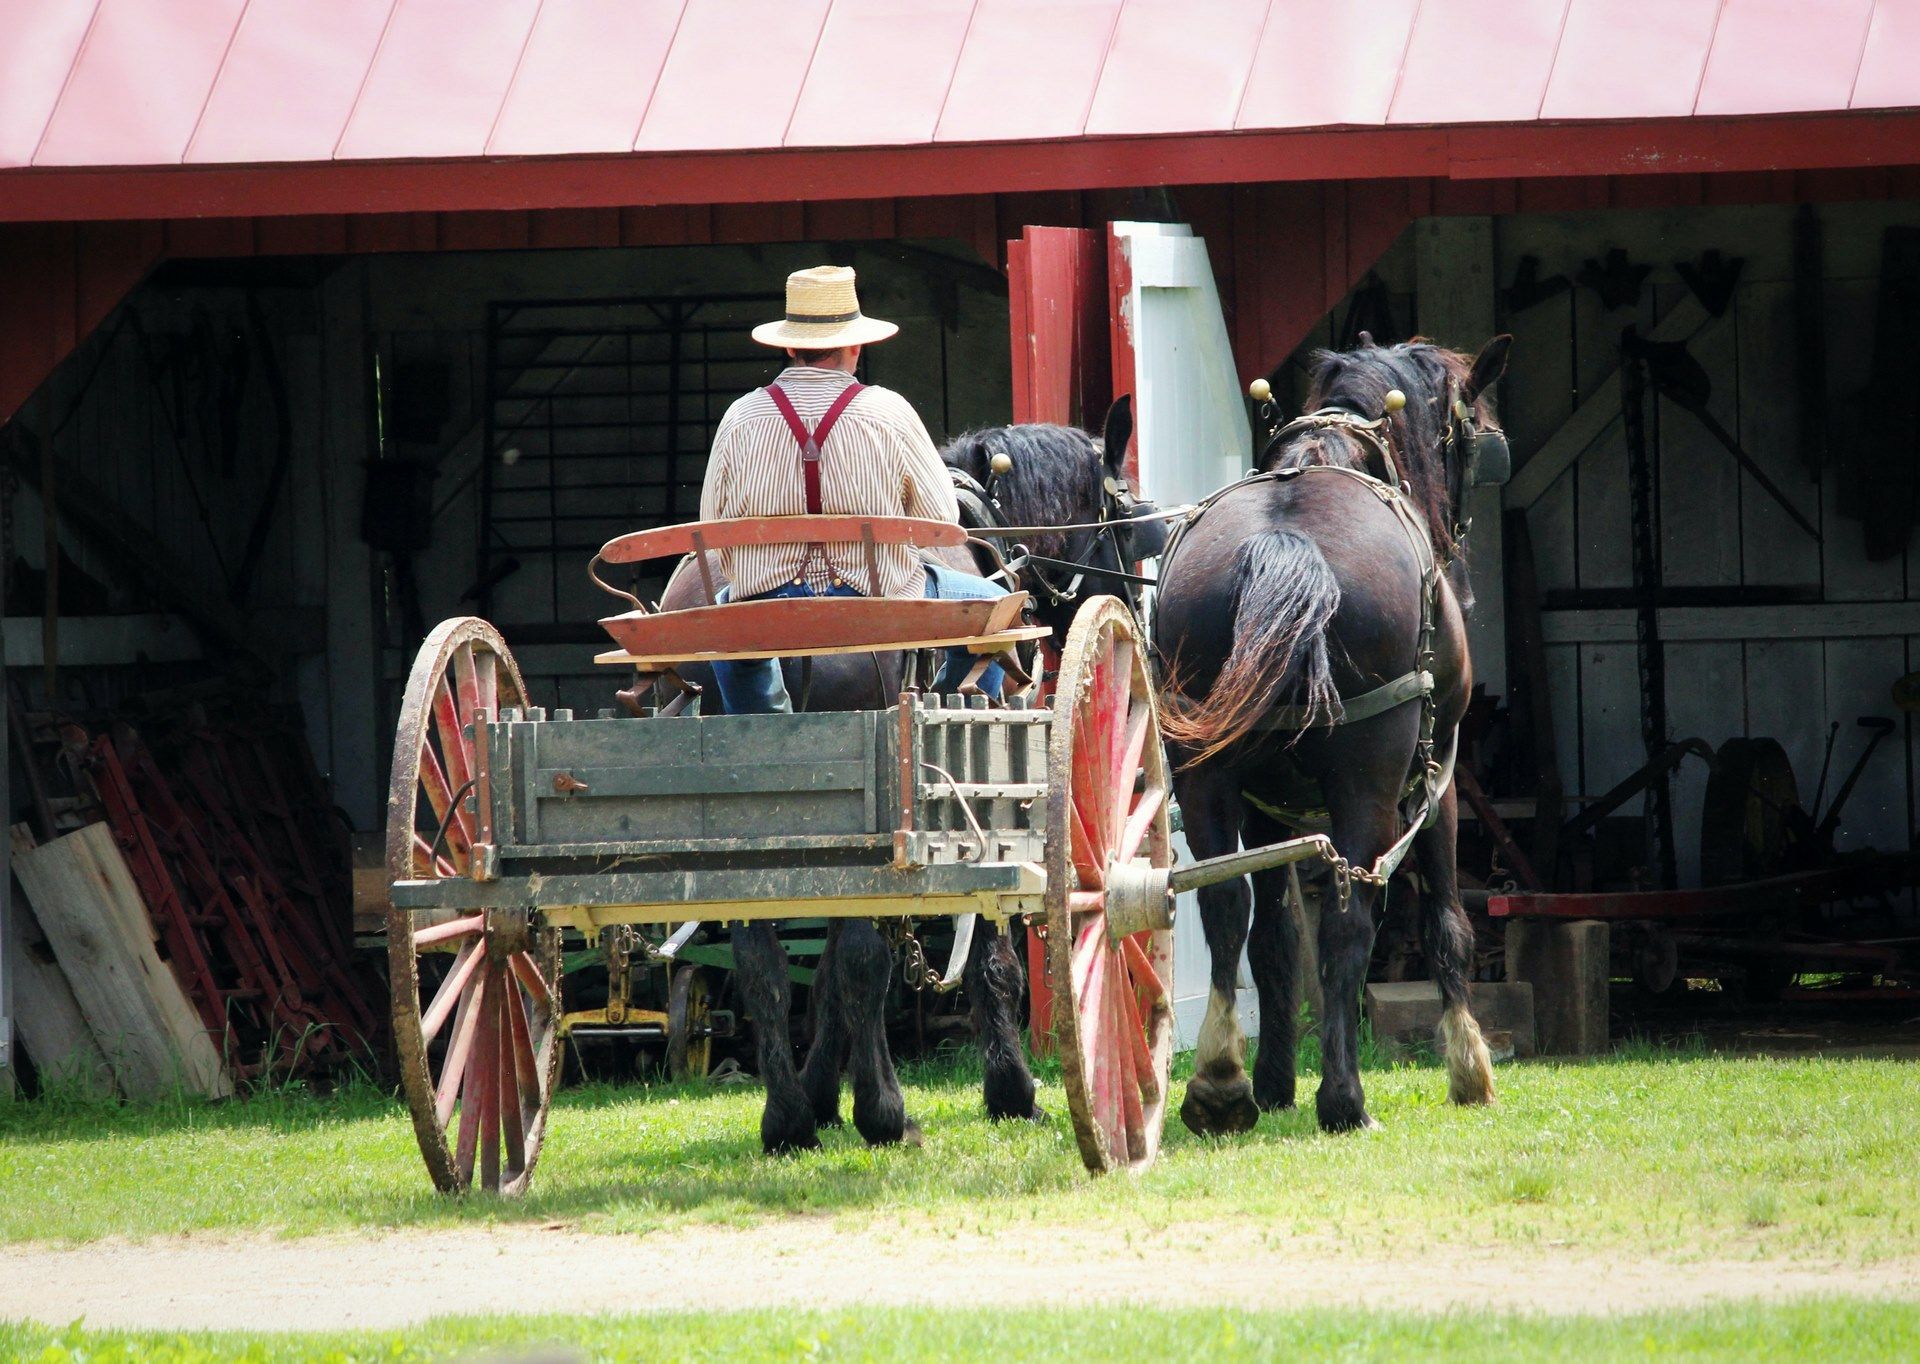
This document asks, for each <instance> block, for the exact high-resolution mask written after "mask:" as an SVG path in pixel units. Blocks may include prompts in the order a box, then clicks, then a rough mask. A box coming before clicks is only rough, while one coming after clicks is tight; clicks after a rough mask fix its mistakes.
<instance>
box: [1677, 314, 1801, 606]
mask: <svg viewBox="0 0 1920 1364" xmlns="http://www.w3.org/2000/svg"><path fill="white" fill-rule="evenodd" d="M1682 287H1683V286H1680V285H1666V286H1663V287H1662V288H1661V289H1660V290H1658V293H1659V295H1660V296H1661V297H1666V296H1668V295H1669V294H1671V293H1673V292H1675V291H1678V290H1680V289H1681V288H1682ZM1669 311H1671V309H1669ZM1734 336H1735V329H1734V328H1733V327H1732V326H1726V325H1723V326H1718V327H1707V328H1703V329H1702V330H1701V332H1700V335H1699V337H1698V338H1697V339H1696V340H1695V341H1694V343H1693V344H1692V345H1691V346H1689V347H1688V348H1687V351H1688V354H1690V355H1691V356H1692V357H1693V358H1694V359H1695V360H1697V361H1698V362H1699V363H1700V366H1701V368H1703V369H1705V370H1706V372H1707V379H1708V382H1709V383H1710V384H1711V385H1712V391H1711V393H1710V394H1709V397H1708V400H1707V411H1708V412H1709V413H1711V414H1712V415H1713V416H1714V418H1715V419H1717V420H1718V421H1719V422H1720V424H1721V425H1722V426H1724V427H1726V428H1727V430H1729V431H1731V432H1733V433H1734V434H1735V437H1736V438H1738V437H1739V434H1740V414H1739V412H1738V411H1737V407H1736V400H1737V399H1738V397H1739V393H1740V383H1739V376H1738V373H1737V372H1736V370H1735V359H1734ZM1792 391H1793V389H1792V385H1791V384H1790V383H1789V384H1788V385H1786V386H1785V389H1784V392H1786V393H1791V392H1792ZM1776 397H1777V395H1776ZM1656 406H1657V408H1658V416H1657V418H1656V417H1655V413H1654V412H1653V410H1652V409H1653V408H1655V407H1656ZM1648 407H1649V411H1648V414H1647V415H1648V418H1649V421H1650V423H1657V424H1650V426H1649V429H1648V432H1647V436H1648V439H1649V441H1651V440H1653V439H1654V437H1655V433H1656V432H1657V433H1658V440H1659V455H1658V460H1657V463H1656V477H1657V486H1658V495H1659V498H1660V517H1659V528H1660V531H1659V533H1660V554H1661V577H1662V579H1663V581H1664V583H1665V584H1667V585H1674V584H1685V585H1687V586H1715V587H1719V586H1731V585H1734V584H1737V583H1738V582H1739V581H1740V531H1741V518H1742V514H1743V508H1742V499H1741V492H1742V488H1741V483H1742V480H1746V481H1747V482H1748V483H1749V484H1751V479H1750V477H1749V476H1748V475H1747V474H1745V473H1743V472H1742V471H1741V469H1740V466H1739V465H1737V464H1736V463H1734V460H1733V456H1732V455H1730V454H1728V453H1727V451H1726V448H1725V447H1724V446H1722V445H1721V444H1720V442H1719V441H1717V440H1715V439H1714V438H1713V435H1712V433H1711V432H1709V431H1708V430H1707V428H1706V427H1705V426H1703V425H1702V424H1701V422H1700V419H1699V418H1698V417H1695V416H1694V415H1693V414H1692V413H1690V412H1687V411H1684V410H1682V409H1681V408H1680V407H1678V406H1676V405H1675V404H1674V403H1671V402H1669V401H1667V400H1666V399H1665V398H1656V399H1654V400H1653V401H1652V402H1650V403H1649V404H1648ZM1774 420H1776V421H1778V422H1779V424H1780V425H1781V426H1782V427H1784V428H1787V429H1791V427H1792V423H1791V422H1790V421H1787V420H1785V419H1784V415H1782V414H1776V416H1775V418H1774ZM1745 491H1746V492H1747V493H1748V496H1749V499H1750V501H1749V503H1748V505H1749V506H1750V505H1751V504H1752V503H1755V502H1764V503H1766V504H1767V506H1768V507H1769V508H1771V509H1772V510H1775V511H1778V510H1779V509H1778V508H1777V507H1775V506H1774V504H1773V502H1772V500H1771V499H1770V498H1768V497H1767V495H1766V494H1765V493H1764V492H1762V491H1761V490H1760V489H1759V487H1758V486H1757V485H1754V486H1750V487H1748V488H1747V489H1746V490H1745ZM1787 528H1788V529H1789V530H1791V531H1793V532H1794V533H1796V534H1799V535H1800V536H1801V538H1802V539H1806V540H1808V543H1812V541H1811V539H1810V538H1809V537H1807V536H1806V535H1805V534H1804V532H1801V531H1799V529H1798V527H1795V526H1793V525H1791V524H1789V525H1788V527H1787Z"/></svg>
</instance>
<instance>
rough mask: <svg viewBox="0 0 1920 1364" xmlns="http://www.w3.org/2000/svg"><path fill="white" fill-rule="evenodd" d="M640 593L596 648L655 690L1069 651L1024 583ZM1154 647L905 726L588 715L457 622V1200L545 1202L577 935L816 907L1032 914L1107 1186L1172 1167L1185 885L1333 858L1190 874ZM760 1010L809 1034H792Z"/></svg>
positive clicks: (1083, 1122) (1086, 636)
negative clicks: (1130, 1171)
mask: <svg viewBox="0 0 1920 1364" xmlns="http://www.w3.org/2000/svg"><path fill="white" fill-rule="evenodd" d="M964 539H965V532H964V531H962V530H961V529H960V528H959V527H957V526H953V525H949V524H945V523H940V522H931V521H917V520H908V519H886V518H850V517H840V518H816V517H781V518H764V519H757V520H747V519H742V520H736V521H727V522H709V523H703V524H694V525H689V526H678V527H668V528H665V529H662V530H655V531H644V532H637V533H635V534H634V535H630V536H624V537H621V538H620V539H618V540H615V541H613V542H610V543H609V544H608V545H607V546H606V547H605V548H604V549H603V550H602V554H601V557H602V559H603V560H605V561H606V562H612V563H618V562H623V561H624V562H634V561H638V560H640V559H646V558H654V557H660V556H666V555H672V554H682V553H684V554H688V555H690V556H691V558H690V560H689V562H690V564H691V565H692V567H693V571H695V572H698V573H701V574H706V573H708V572H710V569H709V567H708V564H707V559H708V555H709V554H710V553H712V552H714V551H717V550H720V549H724V548H727V547H730V546H735V545H740V544H748V543H759V544H767V543H774V544H786V543H794V544H810V543H811V544H817V543H823V542H841V543H852V544H856V545H864V546H866V547H867V548H868V550H869V562H871V549H872V547H873V546H875V545H879V544H910V545H914V546H916V547H919V548H921V549H937V548H940V547H951V546H957V545H959V544H961V543H963V541H964ZM603 585H605V584H603ZM609 590H612V591H615V592H616V593H618V589H615V588H609ZM618 595H622V596H624V595H626V594H624V593H618ZM714 595H715V594H714V593H712V592H711V591H710V592H709V593H708V599H709V600H711V599H712V597H713V596H714ZM633 605H634V607H635V609H634V610H632V611H629V612H627V613H625V614H622V615H618V616H614V617H611V618H609V619H607V620H606V621H603V622H602V624H603V625H604V626H605V627H606V628H607V630H608V632H609V634H611V635H612V636H613V638H614V640H615V642H616V643H617V644H619V645H620V648H619V649H618V650H617V651H614V652H612V653H610V654H603V655H602V656H601V659H602V661H604V662H609V663H615V664H618V665H621V666H627V667H636V668H638V669H640V670H641V673H642V675H643V676H648V675H652V676H664V675H666V674H667V673H668V671H669V670H670V669H674V668H677V667H684V666H687V665H690V664H695V663H699V662H701V661H710V660H712V659H715V658H720V657H735V658H746V657H769V656H776V657H778V656H788V657H790V656H795V655H807V656H819V655H830V654H846V653H860V652H877V651H898V652H902V653H905V654H907V655H909V656H910V655H911V654H912V653H913V651H916V650H920V649H929V648H934V647H950V646H955V645H961V646H965V647H966V648H968V649H970V650H972V651H974V652H975V653H978V654H982V655H990V654H995V653H1000V652H1003V651H1005V650H1006V649H1008V648H1009V647H1011V646H1015V645H1018V644H1021V643H1023V642H1026V641H1030V640H1033V639H1035V638H1037V637H1038V636H1040V635H1043V634H1045V633H1046V631H1045V630H1043V629H1039V628H1036V627H1031V626H1026V625H1023V624H1021V623H1020V622H1021V612H1022V608H1023V606H1024V605H1025V594H1023V593H1019V592H1015V593H1012V594H1010V595H1008V596H1006V597H1002V598H1000V599H998V600H992V601H933V600H925V601H921V600H915V601H905V600H889V599H886V598H882V597H880V596H878V595H877V594H875V595H871V596H867V597H846V598H828V599H808V598H794V599H789V600H768V601H751V602H741V603H737V604H722V605H705V606H698V607H694V608H691V609H686V610H678V611H656V610H652V609H649V608H648V607H647V606H645V605H644V604H643V603H640V602H638V601H633ZM1145 654H1146V651H1145V647H1144V643H1143V641H1142V639H1141V636H1140V633H1139V627H1138V624H1137V622H1136V619H1135V617H1134V615H1133V613H1132V612H1131V611H1130V610H1129V609H1128V607H1127V606H1126V605H1125V604H1124V603H1122V602H1121V601H1119V600H1117V599H1115V598H1112V597H1093V598H1090V599H1089V600H1087V601H1086V602H1085V603H1084V604H1083V605H1082V606H1081V607H1080V609H1079V611H1078V613H1077V614H1076V615H1075V617H1074V619H1073V623H1072V626H1071V628H1070V630H1069V631H1068V634H1067V638H1066V640H1065V642H1064V648H1063V649H1062V653H1061V661H1060V669H1059V674H1058V679H1057V683H1056V685H1055V687H1054V689H1053V691H1052V694H1051V696H1050V697H1048V698H1046V699H1044V700H1041V701H1039V702H1038V703H1037V704H1023V702H1022V701H1021V700H1020V699H1015V700H1013V701H1012V702H1010V703H1009V704H1007V705H1005V706H994V707H989V706H988V705H986V703H985V699H984V698H980V697H961V696H959V695H957V694H956V695H952V696H946V697H942V696H939V695H936V694H927V693H923V692H921V691H919V690H917V689H915V688H913V687H911V686H908V687H906V688H904V689H903V690H902V692H901V694H900V695H899V696H898V699H897V700H896V701H894V702H893V703H892V704H890V705H885V706H882V707H878V708H868V709H855V710H844V711H837V712H805V711H803V712H802V713H798V714H791V715H786V714H782V715H702V714H694V713H688V710H687V709H680V708H678V707H677V706H676V705H673V704H669V705H667V706H663V707H660V708H659V710H658V711H656V712H655V713H651V714H647V715H644V716H639V717H635V716H630V715H625V714H622V715H618V716H616V715H614V714H613V713H612V712H603V713H602V714H601V716H599V717H598V718H593V719H584V718H576V717H575V716H574V715H573V714H572V713H571V712H568V711H551V712H548V711H544V710H542V709H540V708H539V707H536V706H534V705H532V704H531V698H530V697H529V696H528V694H527V688H526V685H525V683H524V682H523V680H522V678H521V674H520V670H519V668H518V667H517V666H516V665H515V663H514V660H513V657H512V655H511V653H510V652H509V650H508V647H507V645H506V643H505V642H504V641H503V640H502V639H501V637H500V635H499V634H498V633H497V632H496V631H495V630H494V629H493V627H492V626H490V625H488V624H487V623H486V622H484V621H482V620H478V619H474V618H460V619H455V620H450V621H447V622H445V623H444V624H442V625H441V626H439V627H438V628H437V629H435V630H434V631H433V632H432V634H431V635H429V637H428V638H427V640H426V642H425V643H424V645H423V646H422V648H421V650H420V652H419V655H418V657H417V658H416V660H415V663H414V666H413V670H412V674H411V676H410V678H409V681H408V685H407V691H406V696H405V700H404V704H403V707H402V711H401V716H400V722H399V729H398V735H397V738H396V743H395V748H394V768H393V784H392V788H391V794H390V798H389V807H388V828H387V853H388V867H389V872H390V875H391V877H392V880H393V888H392V897H393V906H394V909H393V911H392V915H391V918H390V920H389V929H388V939H389V953H390V964H391V978H392V986H393V997H394V1029H395V1039H396V1047H397V1050H398V1054H399V1058H400V1063H401V1070H402V1076H403V1079H404V1084H405V1090H406V1094H407V1098H408V1102H409V1105H410V1107H411V1109H412V1113H413V1119H414V1126H415V1131H416V1134H417V1135H418V1138H419V1142H420V1147H421V1150H422V1153H423V1154H424V1156H425V1158H426V1162H427V1166H428V1169H429V1171H430V1172H431V1174H432V1176H433V1178H434V1181H435V1183H436V1184H437V1185H438V1186H439V1187H440V1188H442V1189H443V1190H449V1191H451V1190H459V1189H464V1188H467V1187H469V1186H470V1185H472V1184H474V1183H476V1182H477V1183H478V1184H479V1185H481V1186H482V1187H484V1188H487V1189H494V1190H499V1191H501V1192H515V1191H518V1190H520V1189H522V1188H524V1187H525V1185H526V1183H527V1180H528V1178H529V1176H530V1174H531V1172H532V1169H533V1166H534V1162H535V1159H536V1158H537V1156H538V1154H539V1151H540V1147H541V1144H542V1138H543V1137H544V1135H545V1130H546V1121H547V1114H548V1109H549V1106H550V1104H551V1101H552V1094H553V1088H554V1083H555V1076H556V1073H557V1068H558V1055H559V1046H558V1032H559V1027H558V1025H559V1021H560V1006H559V1002H558V1000H559V995H558V962H559V953H560V943H561V938H562V935H563V934H568V933H573V934H580V935H584V936H586V937H587V938H589V939H591V938H594V937H596V936H597V935H598V934H599V933H600V931H601V930H602V929H604V928H606V927H607V926H609V925H621V924H627V925H663V926H664V925H682V924H685V923H687V922H689V921H694V920H702V921H708V922H714V921H720V922H729V923H743V924H753V923H760V922H764V921H768V920H774V919H781V918H789V917H797V916H808V917H816V916H820V917H828V918H845V919H857V920H875V919H885V918H897V917H919V916H936V915H955V916H966V915H977V916H981V917H982V918H983V919H985V920H987V921H989V922H993V923H1000V924H1004V923H1005V922H1006V921H1007V920H1009V919H1011V918H1013V917H1014V916H1016V915H1019V916H1025V918H1026V920H1027V922H1028V925H1029V927H1030V928H1031V929H1032V930H1033V931H1036V932H1038V933H1040V934H1042V935H1043V936H1044V937H1045V939H1046V963H1047V965H1046V969H1047V974H1048V977H1049V983H1050V985H1051V988H1052V990H1053V992H1054V996H1055V1001H1056V1002H1055V1007H1054V1010H1053V1025H1052V1026H1053V1030H1054V1034H1055V1037H1056V1040H1057V1042H1058V1044H1059V1049H1060V1055H1061V1058H1062V1066H1061V1068H1062V1072H1063V1078H1064V1081H1065V1090H1066V1095H1067V1101H1068V1107H1069V1110H1070V1113H1071V1118H1072V1122H1073V1127H1074V1131H1075V1133H1076V1136H1077V1138H1078V1141H1079V1147H1080V1151H1081V1154H1082V1156H1083V1158H1084V1159H1085V1161H1086V1164H1087V1166H1088V1167H1089V1169H1091V1170H1094V1171H1096V1172H1097V1171H1101V1170H1107V1169H1111V1168H1115V1167H1139V1166H1143V1165H1145V1164H1146V1163H1148V1162H1150V1161H1151V1160H1152V1159H1153V1157H1154V1155H1155V1152H1156V1150H1157V1148H1158V1145H1159V1139H1160V1131H1161V1126H1162V1120H1163V1117H1164V1114H1165V1105H1166V1098H1167V1091H1168V1068H1169V1063H1170V1061H1171V1056H1172V1049H1173V1034H1172V1011H1171V1000H1170V997H1169V987H1170V985H1171V983H1172V933H1171V931H1170V929H1171V922H1172V912H1173V896H1174V893H1175V892H1176V891H1178V890H1181V889H1189V888H1192V887H1195V886H1198V885H1201V884H1205V883H1208V882H1210V881H1214V880H1219V879H1223V878H1226V877H1230V876H1238V875H1241V874H1243V873H1245V872H1248V871H1251V870H1256V869H1259V868H1262V867H1270V866H1275V865H1279V864H1280V863H1282V862H1287V861H1294V860H1299V859H1302V858H1305V857H1310V856H1315V855H1317V854H1319V853H1321V852H1323V851H1325V850H1326V847H1327V845H1326V842H1325V840H1324V839H1322V838H1318V837H1310V838H1304V839H1296V840H1290V841H1289V842H1287V843H1285V844H1280V845H1275V846H1272V847H1267V848H1262V849H1257V850H1254V851H1252V852H1247V853H1237V854H1233V855H1230V856H1227V857H1222V858H1216V859H1213V860H1212V861H1210V862H1207V863H1202V864H1198V865H1196V866H1191V867H1187V868H1183V869H1181V870H1179V871H1174V870H1173V869H1172V867H1171V860H1172V852H1171V848H1170V845H1169V832H1168V806H1169V798H1170V791H1171V784H1170V777H1169V772H1168V767H1167V760H1166V757H1165V755H1164V752H1163V750H1162V746H1161V738H1160V726H1159V716H1158V713H1157V711H1156V706H1155V701H1154V693H1153V689H1152V686H1151V685H1150V682H1149V677H1148V670H1147V663H1146V656H1145ZM689 709H697V708H689ZM670 712H673V713H670ZM958 936H960V937H962V938H964V937H965V936H966V935H965V933H964V931H963V932H962V933H961V934H959V935H958ZM779 1011H780V1012H781V1013H784V996H782V999H781V1003H780V1006H779ZM754 1022H755V1025H756V1027H758V1028H761V1029H776V1030H777V1031H778V1033H779V1037H778V1041H777V1043H776V1045H777V1046H779V1047H784V1046H785V1037H784V1025H785V1020H784V1017H781V1018H756V1019H755V1020H754ZM762 1054H763V1057H764V1056H765V1055H767V1054H768V1053H766V1052H765V1051H764V1049H763V1053H762ZM835 1085H836V1088H835V1090H834V1093H835V1094H836V1095H837V1092H838V1090H837V1075H836V1078H835ZM855 1113H856V1121H858V1120H859V1117H860V1110H859V1098H858V1094H857V1093H856V1110H855Z"/></svg>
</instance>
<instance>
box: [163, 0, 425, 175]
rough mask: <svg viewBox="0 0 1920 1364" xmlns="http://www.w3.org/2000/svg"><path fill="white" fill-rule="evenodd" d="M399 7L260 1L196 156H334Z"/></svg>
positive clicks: (246, 20)
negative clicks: (382, 35) (391, 16)
mask: <svg viewBox="0 0 1920 1364" xmlns="http://www.w3.org/2000/svg"><path fill="white" fill-rule="evenodd" d="M393 6H394V0H327V3H326V4H325V5H315V4H314V3H313V0H251V2H250V3H249V4H248V6H247V12H246V14H245V15H243V16H242V17H241V20H240V29H239V32H237V33H235V34H234V35H233V44H232V46H230V47H229V48H228V49H227V60H226V62H225V63H224V64H223V65H222V66H221V68H220V75H219V78H218V79H217V80H216V81H215V82H214V85H213V94H212V96H211V97H210V98H209V99H208V100H207V107H206V112H205V113H203V114H202V115H201V116H200V126H199V129H198V130H197V131H196V132H195V133H194V135H193V141H192V143H191V144H189V145H188V147H187V154H186V159H187V160H188V161H190V162H217V161H325V160H327V159H328V158H329V157H331V156H332V155H333V148H334V144H335V143H337V142H338V141H339V140H340V132H341V130H342V129H343V128H345V127H346V126H347V116H348V115H349V114H351V113H352V112H353V101H354V98H355V97H356V96H357V95H358V94H359V93H360V84H361V82H362V81H364V80H365V79H366V76H367V67H368V65H369V64H371V63H372V61H373V53H374V49H375V48H377V47H378V46H379V45H380V33H381V30H383V29H384V28H385V27H386V23H387V16H388V15H389V14H391V13H392V12H393Z"/></svg>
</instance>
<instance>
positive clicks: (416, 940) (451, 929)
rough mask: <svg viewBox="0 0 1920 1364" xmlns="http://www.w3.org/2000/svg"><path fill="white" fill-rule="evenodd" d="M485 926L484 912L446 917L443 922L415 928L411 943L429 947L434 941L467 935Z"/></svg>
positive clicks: (416, 945) (485, 917) (444, 940)
mask: <svg viewBox="0 0 1920 1364" xmlns="http://www.w3.org/2000/svg"><path fill="white" fill-rule="evenodd" d="M486 926H487V916H486V915H484V914H469V915H467V916H466V917H464V918H459V919H448V920H447V921H446V922H445V923H438V924H433V925H432V926H430V927H427V928H422V929H419V930H417V931H416V932H415V933H414V935H413V945H414V946H415V947H431V946H433V945H434V944H435V943H438V942H446V941H447V940H448V939H449V938H465V937H469V936H471V935H472V934H475V933H478V932H479V931H480V930H481V929H483V928H485V927H486Z"/></svg>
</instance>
